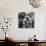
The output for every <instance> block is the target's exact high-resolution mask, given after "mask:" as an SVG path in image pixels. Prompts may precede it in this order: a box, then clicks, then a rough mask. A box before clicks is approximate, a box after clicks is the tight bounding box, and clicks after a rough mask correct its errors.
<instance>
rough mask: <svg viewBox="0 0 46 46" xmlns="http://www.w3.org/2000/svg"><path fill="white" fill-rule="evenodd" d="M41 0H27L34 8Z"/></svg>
mask: <svg viewBox="0 0 46 46" xmlns="http://www.w3.org/2000/svg"><path fill="white" fill-rule="evenodd" d="M42 1H43V0H29V3H30V5H32V7H34V8H38V7H39V6H40V5H41V4H42Z"/></svg>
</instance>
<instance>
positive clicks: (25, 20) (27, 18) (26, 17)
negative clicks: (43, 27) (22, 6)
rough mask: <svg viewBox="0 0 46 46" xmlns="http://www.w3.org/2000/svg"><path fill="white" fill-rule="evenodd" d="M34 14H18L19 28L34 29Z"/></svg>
mask: <svg viewBox="0 0 46 46" xmlns="http://www.w3.org/2000/svg"><path fill="white" fill-rule="evenodd" d="M34 18H35V16H34V12H29V13H26V12H21V13H18V27H19V28H34Z"/></svg>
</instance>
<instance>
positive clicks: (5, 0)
mask: <svg viewBox="0 0 46 46" xmlns="http://www.w3.org/2000/svg"><path fill="white" fill-rule="evenodd" d="M19 12H26V13H28V12H35V28H34V29H19V28H18V23H17V22H18V13H19ZM45 12H46V8H45V6H44V4H43V7H40V8H33V7H31V6H30V4H29V1H28V0H0V18H1V17H4V16H6V17H12V18H13V22H12V26H11V29H10V31H8V33H10V34H11V35H12V36H13V37H15V38H16V39H17V40H27V39H29V37H32V36H33V35H34V34H36V35H37V38H38V39H39V40H44V39H45V36H44V35H45V34H46V33H45V32H44V31H45V28H44V27H45V21H44V20H45V15H46V13H45ZM1 33H3V32H2V31H0V35H2V34H1ZM44 33H45V34H44ZM3 34H4V33H3ZM0 39H4V37H2V36H0Z"/></svg>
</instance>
